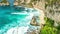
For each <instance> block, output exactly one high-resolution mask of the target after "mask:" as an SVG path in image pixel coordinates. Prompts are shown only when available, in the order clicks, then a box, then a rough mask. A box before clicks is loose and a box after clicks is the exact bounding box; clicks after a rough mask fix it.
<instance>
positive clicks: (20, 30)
mask: <svg viewBox="0 0 60 34" xmlns="http://www.w3.org/2000/svg"><path fill="white" fill-rule="evenodd" d="M28 28H29V27H28V26H27V27H16V28H11V29H9V30H8V31H7V34H24V33H25V32H27V29H28Z"/></svg>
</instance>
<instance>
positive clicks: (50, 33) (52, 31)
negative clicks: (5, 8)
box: [40, 17, 60, 34]
mask: <svg viewBox="0 0 60 34" xmlns="http://www.w3.org/2000/svg"><path fill="white" fill-rule="evenodd" d="M45 22H46V24H45V25H44V26H43V28H42V29H41V31H40V34H59V33H60V25H59V26H57V27H54V20H52V19H50V18H47V17H45Z"/></svg>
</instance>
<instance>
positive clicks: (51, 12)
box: [46, 4, 60, 22]
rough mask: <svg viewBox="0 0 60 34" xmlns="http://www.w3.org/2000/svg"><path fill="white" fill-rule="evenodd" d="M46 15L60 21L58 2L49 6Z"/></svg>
mask: <svg viewBox="0 0 60 34" xmlns="http://www.w3.org/2000/svg"><path fill="white" fill-rule="evenodd" d="M46 16H47V17H48V18H51V19H53V20H54V21H56V22H60V6H59V5H58V4H56V5H53V6H47V8H46Z"/></svg>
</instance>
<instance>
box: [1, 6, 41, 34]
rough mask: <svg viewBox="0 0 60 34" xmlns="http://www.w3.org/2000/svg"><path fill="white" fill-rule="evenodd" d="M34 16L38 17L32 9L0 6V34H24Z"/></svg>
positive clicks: (34, 27)
mask: <svg viewBox="0 0 60 34" xmlns="http://www.w3.org/2000/svg"><path fill="white" fill-rule="evenodd" d="M34 15H40V13H39V11H38V10H36V9H34V8H26V7H13V6H12V7H11V6H0V34H26V32H27V30H28V29H37V28H38V26H32V25H30V22H31V20H32V18H33V16H34Z"/></svg>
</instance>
